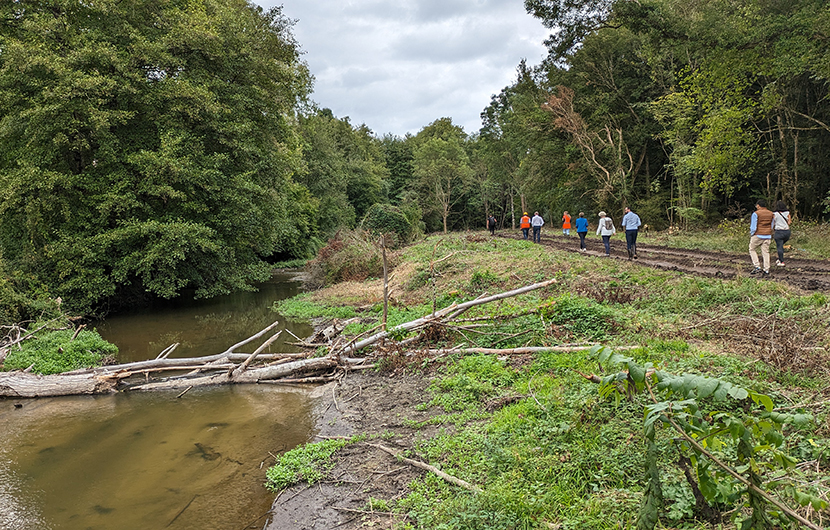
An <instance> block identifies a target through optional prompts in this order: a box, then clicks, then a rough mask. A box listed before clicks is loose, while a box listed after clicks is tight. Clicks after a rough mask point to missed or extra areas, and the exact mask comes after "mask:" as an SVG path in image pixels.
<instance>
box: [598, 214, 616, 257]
mask: <svg viewBox="0 0 830 530" xmlns="http://www.w3.org/2000/svg"><path fill="white" fill-rule="evenodd" d="M616 233H617V229H616V228H614V221H612V220H611V218H610V217H608V216H607V215H606V214H605V212H599V226H598V227H597V235H598V236H602V244H603V245H605V257H608V256H610V255H611V236H613V235H614V234H616Z"/></svg>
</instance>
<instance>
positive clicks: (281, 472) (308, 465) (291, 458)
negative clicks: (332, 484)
mask: <svg viewBox="0 0 830 530" xmlns="http://www.w3.org/2000/svg"><path fill="white" fill-rule="evenodd" d="M355 441H356V439H354V440H341V439H336V440H324V441H322V442H318V443H313V444H305V445H301V446H299V447H296V448H294V449H292V450H290V451H288V452H286V453H285V454H283V455H281V456H280V457H279V458H278V459H277V463H276V464H274V465H273V466H271V467H269V468H268V470H267V471H266V473H265V477H266V478H267V479H268V480H267V482H266V483H265V486H266V487H267V488H268V489H269V490H271V491H273V492H279V491H282V490H284V489H285V488H287V487H289V486H291V485H292V484H295V483H297V482H300V481H305V482H308V483H309V484H316V483H317V482H318V481H319V480H320V479H322V478H323V473H324V472H325V471H326V470H328V469H330V468H331V466H332V465H334V462H333V461H332V460H331V456H332V455H333V454H334V453H335V452H337V451H338V450H339V449H341V448H343V447H344V446H345V445H346V444H348V443H354V442H355Z"/></svg>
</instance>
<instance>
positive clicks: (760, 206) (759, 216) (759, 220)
mask: <svg viewBox="0 0 830 530" xmlns="http://www.w3.org/2000/svg"><path fill="white" fill-rule="evenodd" d="M772 218H773V213H772V212H771V211H769V210H768V209H767V201H765V200H764V199H758V200H757V201H756V202H755V211H754V212H752V216H751V217H750V221H749V257H750V259H751V260H752V265H753V267H754V268H753V269H752V271H751V272H750V274H761V275H762V276H764V277H767V276H769V244H770V242H771V241H772ZM758 247H761V256H762V257H763V258H764V268H763V270H762V269H761V264H760V263H759V262H758V251H757V249H758Z"/></svg>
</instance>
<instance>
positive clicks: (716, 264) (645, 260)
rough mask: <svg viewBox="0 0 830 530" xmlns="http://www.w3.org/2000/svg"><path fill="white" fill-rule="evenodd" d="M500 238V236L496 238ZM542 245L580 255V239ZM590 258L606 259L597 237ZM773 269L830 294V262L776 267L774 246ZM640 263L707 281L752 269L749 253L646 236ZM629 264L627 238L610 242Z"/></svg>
mask: <svg viewBox="0 0 830 530" xmlns="http://www.w3.org/2000/svg"><path fill="white" fill-rule="evenodd" d="M497 235H498V234H497ZM499 237H507V238H512V239H518V238H520V237H521V234H519V235H512V234H511V235H508V234H506V233H502V234H500V235H499ZM541 244H542V245H544V246H546V247H550V248H555V249H557V250H560V251H565V252H574V253H579V237H577V236H575V235H573V236H570V237H565V236H563V235H551V234H544V233H543V235H542V243H541ZM586 246H587V247H588V251H587V252H585V254H587V255H589V256H599V257H602V256H604V255H605V249H604V247H603V246H602V241H601V240H599V239H598V238H597V237H591V234H590V233H589V236H588V238H586ZM770 251H771V257H770V259H771V261H772V266H771V267H770V279H772V280H778V281H784V282H787V283H788V284H790V285H793V286H794V287H798V288H801V289H805V290H808V291H824V292H830V260H813V259H792V258H789V257H788V258H787V260H786V263H787V266H786V267H776V266H775V259H776V258H775V246H774V245H773V247H772V248H771V249H770ZM637 254H638V259H637V260H636V261H634V263H637V264H638V265H641V266H643V267H652V268H655V269H660V270H672V271H681V272H685V273H688V274H695V275H698V276H706V277H720V278H735V277H736V276H746V277H751V276H750V274H749V271H750V270H751V269H752V266H751V262H750V260H749V252H748V251H747V252H746V253H743V254H737V253H732V252H715V251H705V250H688V249H681V248H673V247H665V246H661V245H653V244H649V238H648V236H647V235H640V237H639V238H638V240H637ZM759 257H760V253H759ZM610 259H622V260H627V259H628V255H627V253H626V247H625V238H624V236H620V235H619V234H618V235H617V236H615V237H614V238H612V240H611V258H610Z"/></svg>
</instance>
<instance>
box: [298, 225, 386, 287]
mask: <svg viewBox="0 0 830 530" xmlns="http://www.w3.org/2000/svg"><path fill="white" fill-rule="evenodd" d="M390 257H391V256H389V255H387V258H390ZM391 266H392V265H391V264H390V267H391ZM306 272H307V273H308V275H309V283H310V285H311V286H313V287H314V286H322V285H330V284H334V283H337V282H343V281H357V282H361V281H363V280H365V279H367V278H371V277H380V276H382V275H383V257H382V256H381V250H380V248H378V246H377V245H376V244H375V241H374V240H373V238H371V237H370V236H369V235H368V234H367V233H365V232H359V231H346V230H341V231H339V232H337V234H335V236H334V238H333V239H331V240H329V242H328V244H327V245H326V246H325V247H323V248H321V249H320V252H318V253H317V257H316V258H314V259H313V260H311V262H309V264H308V265H307V266H306Z"/></svg>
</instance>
